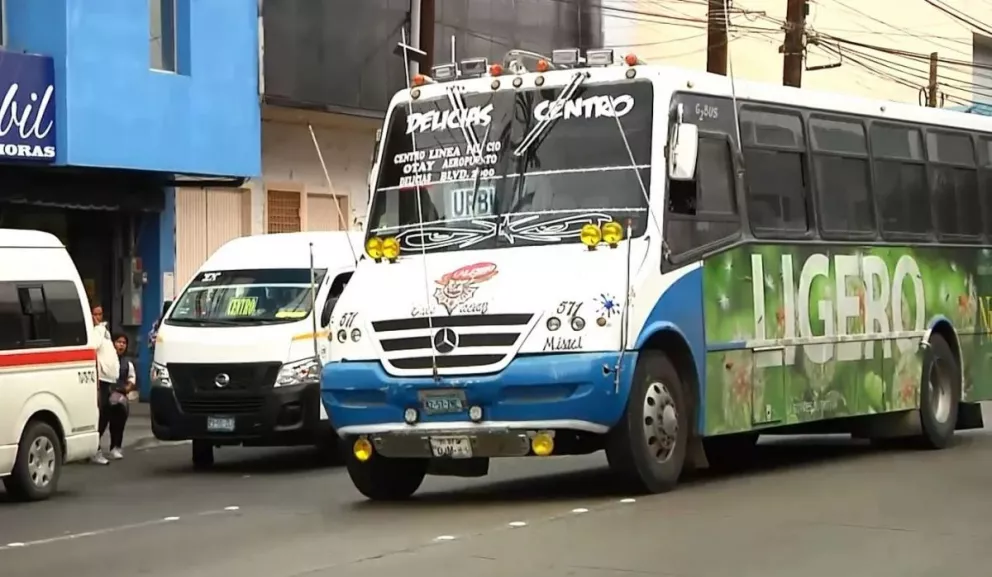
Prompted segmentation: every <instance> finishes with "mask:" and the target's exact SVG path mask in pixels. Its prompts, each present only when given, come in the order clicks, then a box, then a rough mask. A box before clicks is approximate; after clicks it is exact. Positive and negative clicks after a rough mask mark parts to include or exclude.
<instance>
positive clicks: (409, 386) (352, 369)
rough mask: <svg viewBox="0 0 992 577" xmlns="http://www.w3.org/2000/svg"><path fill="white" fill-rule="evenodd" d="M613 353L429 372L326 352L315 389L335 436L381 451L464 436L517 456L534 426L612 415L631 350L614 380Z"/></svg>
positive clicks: (596, 421) (423, 448)
mask: <svg viewBox="0 0 992 577" xmlns="http://www.w3.org/2000/svg"><path fill="white" fill-rule="evenodd" d="M617 359H618V353H616V352H606V353H598V352H597V353H560V354H538V355H522V356H519V357H517V358H516V359H514V360H513V361H512V362H511V363H510V364H509V365H508V366H507V367H506V368H505V369H503V370H502V371H500V372H499V373H495V374H485V375H459V376H453V377H441V378H440V380H439V381H438V382H435V381H434V379H432V378H430V377H414V378H401V377H394V376H391V375H389V374H388V373H386V371H385V370H384V369H383V367H382V365H381V364H380V363H379V362H378V361H359V362H351V361H349V362H336V363H329V364H327V365H325V366H324V370H323V373H322V375H321V397H322V399H323V402H324V406H325V408H326V409H327V412H328V415H329V416H330V418H331V420H332V421H333V422H334V423H335V425H336V427H337V431H338V433H339V434H340V435H341V436H342V437H344V438H346V439H347V438H350V439H354V438H356V437H360V436H365V437H368V438H370V439H371V440H372V442H373V443H374V445H375V448H376V450H377V451H378V452H379V453H381V454H383V455H385V456H395V457H430V456H438V454H437V452H436V450H437V446H438V445H443V444H444V443H445V442H449V441H450V442H456V441H457V442H459V443H469V444H470V445H471V447H472V448H471V450H470V453H471V456H473V457H502V456H523V455H527V454H529V453H530V449H531V441H532V440H533V438H534V436H535V435H536V434H538V433H545V434H547V433H550V434H552V435H555V434H558V435H560V434H561V433H562V432H568V433H570V434H571V433H579V434H587V435H588V434H591V435H601V434H605V433H606V432H608V431H609V430H610V429H611V428H612V427H613V426H614V425H615V424H616V423H617V422H618V421H619V420H620V417H621V415H622V414H623V410H624V407H625V403H626V399H627V392H628V391H629V388H630V381H631V378H632V375H633V369H634V366H635V364H636V361H637V354H636V353H627V354H626V355H624V358H623V367H622V368H621V371H620V380H619V387H618V386H617V379H616V375H615V371H614V369H615V367H616V363H617ZM438 399H440V400H441V403H440V404H438V403H437V400H438ZM439 408H440V410H439ZM413 411H415V412H416V419H413V420H412V422H411V421H410V420H409V417H410V416H412V413H413ZM473 413H475V414H474V415H473ZM473 416H474V417H476V418H474V419H473V418H472V417H473ZM442 438H443V439H448V441H439V440H438V439H442ZM449 444H450V443H449ZM463 456H464V455H463Z"/></svg>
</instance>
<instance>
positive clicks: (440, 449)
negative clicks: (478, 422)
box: [431, 437, 472, 459]
mask: <svg viewBox="0 0 992 577" xmlns="http://www.w3.org/2000/svg"><path fill="white" fill-rule="evenodd" d="M431 452H432V453H434V456H435V457H441V458H448V459H471V458H472V440H471V439H469V438H468V437H431Z"/></svg>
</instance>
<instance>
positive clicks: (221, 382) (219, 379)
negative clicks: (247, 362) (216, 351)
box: [214, 373, 231, 389]
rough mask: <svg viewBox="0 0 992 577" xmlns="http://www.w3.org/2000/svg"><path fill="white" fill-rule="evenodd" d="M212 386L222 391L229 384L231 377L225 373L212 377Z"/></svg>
mask: <svg viewBox="0 0 992 577" xmlns="http://www.w3.org/2000/svg"><path fill="white" fill-rule="evenodd" d="M214 384H215V385H217V388H218V389H223V388H224V387H226V386H227V385H230V384H231V376H230V375H228V374H227V373H221V374H219V375H217V376H216V377H214Z"/></svg>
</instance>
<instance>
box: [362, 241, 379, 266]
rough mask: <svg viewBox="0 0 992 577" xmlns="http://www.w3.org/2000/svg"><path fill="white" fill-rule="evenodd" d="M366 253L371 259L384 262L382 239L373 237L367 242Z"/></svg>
mask: <svg viewBox="0 0 992 577" xmlns="http://www.w3.org/2000/svg"><path fill="white" fill-rule="evenodd" d="M365 252H367V253H368V255H369V257H371V258H372V260H374V261H377V262H378V261H380V260H382V239H381V238H379V237H377V236H373V237H371V238H369V239H368V240H367V241H365Z"/></svg>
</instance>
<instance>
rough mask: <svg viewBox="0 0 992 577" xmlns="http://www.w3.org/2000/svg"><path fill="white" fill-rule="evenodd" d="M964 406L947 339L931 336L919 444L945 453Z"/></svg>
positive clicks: (922, 381) (957, 370) (925, 362)
mask: <svg viewBox="0 0 992 577" xmlns="http://www.w3.org/2000/svg"><path fill="white" fill-rule="evenodd" d="M960 402H961V367H960V365H958V362H957V360H956V359H955V358H954V352H953V351H952V350H951V346H950V345H949V344H948V343H947V341H946V340H945V339H944V337H942V336H940V335H939V334H936V333H935V334H932V335H931V336H930V346H929V347H928V349H927V352H926V357H925V358H924V360H923V371H922V375H921V378H920V425H921V428H922V434H921V435H920V437H919V438H918V440H917V441H918V442H917V444H918V445H920V446H922V447H923V448H926V449H943V448H945V447H947V446H948V445H949V444H950V442H951V439H952V438H953V437H954V429H955V426H956V423H957V420H958V403H960Z"/></svg>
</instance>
